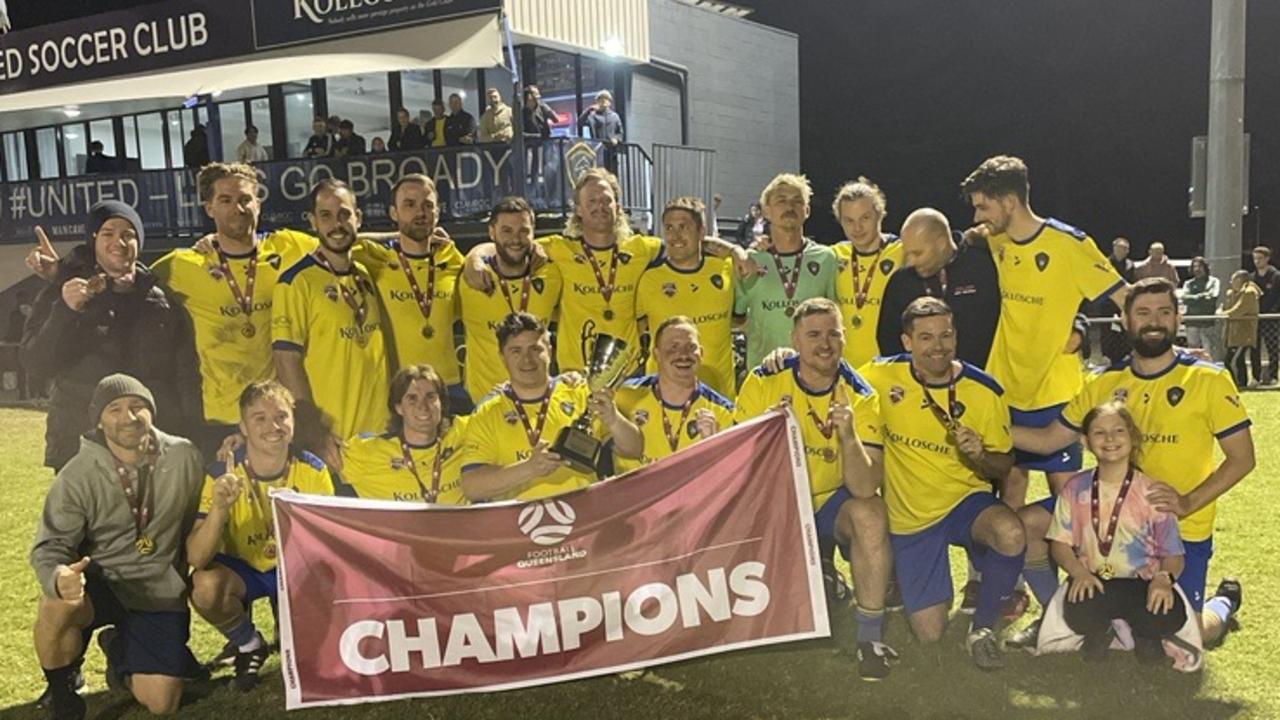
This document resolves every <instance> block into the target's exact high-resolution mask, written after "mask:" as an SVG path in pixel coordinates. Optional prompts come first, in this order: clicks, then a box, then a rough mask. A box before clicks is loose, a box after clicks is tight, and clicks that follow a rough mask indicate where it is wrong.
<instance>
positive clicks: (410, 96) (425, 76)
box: [400, 70, 436, 124]
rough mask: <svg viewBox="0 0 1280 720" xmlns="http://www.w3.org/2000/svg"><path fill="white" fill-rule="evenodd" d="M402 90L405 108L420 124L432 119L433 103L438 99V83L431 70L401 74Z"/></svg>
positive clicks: (409, 71) (408, 71)
mask: <svg viewBox="0 0 1280 720" xmlns="http://www.w3.org/2000/svg"><path fill="white" fill-rule="evenodd" d="M400 90H401V92H403V94H404V106H405V107H406V108H408V110H409V115H410V117H412V118H413V119H414V120H415V121H417V122H418V123H419V124H421V123H423V122H426V120H427V119H429V118H430V117H431V101H433V100H435V99H436V81H435V77H434V73H432V71H430V70H407V71H405V72H402V73H400Z"/></svg>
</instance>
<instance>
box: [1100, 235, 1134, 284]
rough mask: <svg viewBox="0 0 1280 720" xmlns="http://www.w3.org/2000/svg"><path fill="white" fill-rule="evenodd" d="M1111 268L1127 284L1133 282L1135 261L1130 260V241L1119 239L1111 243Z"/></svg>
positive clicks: (1109, 257)
mask: <svg viewBox="0 0 1280 720" xmlns="http://www.w3.org/2000/svg"><path fill="white" fill-rule="evenodd" d="M1107 261H1108V262H1110V263H1111V267H1113V268H1115V269H1116V272H1117V273H1118V274H1119V275H1120V277H1122V278H1124V279H1125V282H1130V283H1131V282H1133V281H1134V277H1133V268H1134V264H1133V261H1132V260H1130V259H1129V239H1128V238H1123V237H1118V238H1116V239H1115V240H1112V241H1111V254H1110V255H1109V256H1107Z"/></svg>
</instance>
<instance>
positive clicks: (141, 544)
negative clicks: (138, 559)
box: [133, 535, 156, 555]
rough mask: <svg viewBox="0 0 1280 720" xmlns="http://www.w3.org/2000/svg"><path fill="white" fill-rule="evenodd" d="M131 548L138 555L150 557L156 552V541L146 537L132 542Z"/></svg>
mask: <svg viewBox="0 0 1280 720" xmlns="http://www.w3.org/2000/svg"><path fill="white" fill-rule="evenodd" d="M133 546H134V547H136V548H137V549H138V554H139V555H150V554H151V553H153V552H155V551H156V541H155V540H152V539H151V538H150V537H148V536H146V535H143V536H141V537H139V538H138V539H137V540H136V541H134V543H133Z"/></svg>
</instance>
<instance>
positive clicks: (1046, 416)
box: [1009, 403, 1084, 472]
mask: <svg viewBox="0 0 1280 720" xmlns="http://www.w3.org/2000/svg"><path fill="white" fill-rule="evenodd" d="M1064 407H1066V403H1063V404H1061V405H1053V406H1051V407H1047V408H1041V409H1040V410H1034V411H1031V412H1026V411H1023V410H1014V409H1013V408H1009V416H1010V419H1011V420H1012V421H1013V424H1014V425H1017V426H1018V427H1027V428H1046V427H1049V426H1050V425H1052V424H1053V423H1055V422H1057V420H1058V417H1059V416H1060V415H1062V408H1064ZM1013 458H1014V462H1015V463H1017V465H1018V467H1020V468H1022V469H1023V470H1041V471H1043V472H1076V471H1078V470H1080V468H1081V467H1082V466H1083V465H1084V446H1082V445H1081V444H1080V442H1079V441H1078V440H1077V441H1076V442H1074V443H1071V444H1070V445H1068V446H1066V447H1064V448H1062V449H1061V450H1058V451H1056V452H1051V453H1049V454H1048V455H1039V454H1037V453H1030V452H1024V451H1022V450H1014V453H1013Z"/></svg>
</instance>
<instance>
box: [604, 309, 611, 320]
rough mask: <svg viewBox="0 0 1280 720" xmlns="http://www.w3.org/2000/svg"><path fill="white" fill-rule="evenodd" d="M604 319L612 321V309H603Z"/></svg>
mask: <svg viewBox="0 0 1280 720" xmlns="http://www.w3.org/2000/svg"><path fill="white" fill-rule="evenodd" d="M604 319H605V320H612V319H613V309H612V308H605V309H604Z"/></svg>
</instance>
